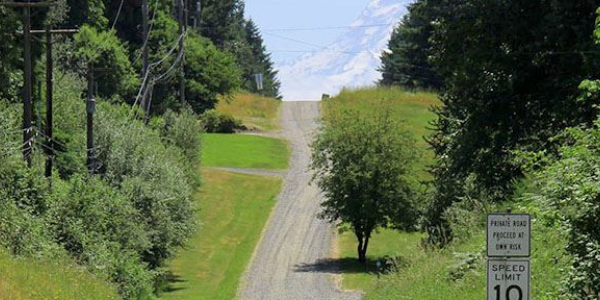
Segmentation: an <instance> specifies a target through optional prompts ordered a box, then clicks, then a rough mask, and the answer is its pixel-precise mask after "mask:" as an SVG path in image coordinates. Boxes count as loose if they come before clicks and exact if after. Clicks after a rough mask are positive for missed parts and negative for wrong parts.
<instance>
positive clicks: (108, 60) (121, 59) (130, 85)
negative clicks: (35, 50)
mask: <svg viewBox="0 0 600 300" xmlns="http://www.w3.org/2000/svg"><path fill="white" fill-rule="evenodd" d="M73 46H74V49H73V57H72V59H73V61H72V62H66V64H67V65H70V66H73V67H74V68H75V69H72V71H79V73H80V74H81V75H84V74H87V72H90V70H89V69H90V68H93V69H95V70H93V72H94V76H95V81H96V82H97V83H98V91H97V92H98V95H99V96H102V97H105V98H111V97H112V96H120V97H124V96H126V95H129V94H132V93H133V90H134V89H135V87H136V86H137V85H138V84H139V79H138V77H137V75H136V73H135V71H134V69H133V67H132V65H131V62H130V61H129V57H128V55H127V50H126V48H125V45H124V44H123V43H122V42H121V41H120V40H119V39H118V38H117V36H116V34H115V32H114V31H98V30H96V29H95V28H94V27H90V26H87V25H84V26H82V27H81V28H80V29H79V33H77V34H76V35H75V37H74V44H73Z"/></svg>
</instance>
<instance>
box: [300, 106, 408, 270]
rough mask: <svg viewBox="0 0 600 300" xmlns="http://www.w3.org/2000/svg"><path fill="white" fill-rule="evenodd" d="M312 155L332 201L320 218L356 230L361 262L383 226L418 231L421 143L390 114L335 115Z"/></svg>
mask: <svg viewBox="0 0 600 300" xmlns="http://www.w3.org/2000/svg"><path fill="white" fill-rule="evenodd" d="M312 153H313V154H312V163H311V168H312V169H313V170H314V171H315V178H316V181H317V184H318V185H319V187H320V188H321V189H322V190H323V192H324V195H325V198H326V200H325V201H324V202H323V203H322V207H323V211H322V213H321V214H320V216H321V217H322V218H325V219H327V220H329V221H330V222H332V223H336V224H337V225H338V226H344V225H346V224H347V225H349V226H351V228H352V230H353V231H354V233H355V234H356V237H357V238H358V242H359V247H358V249H359V250H358V256H359V261H360V262H365V261H366V250H367V247H368V243H369V238H370V237H371V233H372V232H373V231H374V230H375V229H377V228H378V227H384V228H385V227H396V228H401V229H407V230H411V229H415V225H416V220H417V218H418V212H417V210H416V208H415V207H416V203H415V202H416V201H415V196H416V192H415V182H414V181H415V178H414V177H413V176H414V174H413V172H412V171H413V169H414V165H413V161H414V160H415V159H416V158H417V151H416V147H415V141H414V139H412V137H411V135H410V133H409V132H408V131H407V130H406V129H405V127H404V126H403V124H402V123H401V122H399V121H397V120H394V119H392V118H391V117H390V113H389V111H388V110H386V109H385V108H382V110H381V111H374V112H373V113H365V112H359V111H353V110H341V111H340V112H336V113H335V114H332V115H329V116H328V118H327V121H326V123H325V126H324V127H323V128H322V132H321V133H320V134H319V135H318V136H317V138H316V140H315V142H314V143H313V144H312Z"/></svg>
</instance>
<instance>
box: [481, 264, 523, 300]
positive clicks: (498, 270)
mask: <svg viewBox="0 0 600 300" xmlns="http://www.w3.org/2000/svg"><path fill="white" fill-rule="evenodd" d="M530 272H531V270H530V268H529V260H522V259H521V260H518V259H488V288H487V290H488V297H487V299H488V300H529V277H530Z"/></svg>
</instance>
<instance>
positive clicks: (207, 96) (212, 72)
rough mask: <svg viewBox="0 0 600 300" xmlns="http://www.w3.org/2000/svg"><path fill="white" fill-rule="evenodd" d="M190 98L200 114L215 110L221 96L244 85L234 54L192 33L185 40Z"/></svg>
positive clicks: (192, 105) (187, 82)
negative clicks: (232, 55) (241, 81)
mask: <svg viewBox="0 0 600 300" xmlns="http://www.w3.org/2000/svg"><path fill="white" fill-rule="evenodd" d="M185 55H186V61H187V63H186V67H185V78H186V99H187V101H188V103H189V104H190V105H191V107H192V108H193V109H194V111H195V112H196V113H200V112H203V111H204V110H206V109H212V108H214V107H215V105H216V103H217V100H218V99H217V95H226V94H229V93H231V92H233V91H234V90H235V89H237V88H238V87H239V86H240V74H239V70H238V69H237V68H236V65H235V61H234V59H233V57H231V56H230V55H228V54H226V53H224V52H221V51H219V50H218V49H217V48H216V47H215V46H213V45H212V44H211V43H210V42H209V41H208V40H206V39H204V38H200V37H198V36H196V35H194V34H190V37H189V38H186V39H185Z"/></svg>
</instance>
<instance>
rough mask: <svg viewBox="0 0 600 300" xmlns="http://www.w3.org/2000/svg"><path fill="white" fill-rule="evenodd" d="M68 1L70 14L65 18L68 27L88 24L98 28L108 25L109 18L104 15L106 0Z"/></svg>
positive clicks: (101, 28)
mask: <svg viewBox="0 0 600 300" xmlns="http://www.w3.org/2000/svg"><path fill="white" fill-rule="evenodd" d="M66 2H67V5H68V7H69V9H68V10H69V14H68V18H67V19H66V20H65V25H67V26H68V28H75V27H80V26H81V25H83V24H88V25H89V26H92V27H94V28H96V29H98V30H103V29H106V28H107V27H108V19H107V18H106V17H105V15H104V12H105V7H106V6H105V2H106V1H104V0H89V1H79V0H66Z"/></svg>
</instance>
